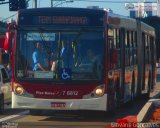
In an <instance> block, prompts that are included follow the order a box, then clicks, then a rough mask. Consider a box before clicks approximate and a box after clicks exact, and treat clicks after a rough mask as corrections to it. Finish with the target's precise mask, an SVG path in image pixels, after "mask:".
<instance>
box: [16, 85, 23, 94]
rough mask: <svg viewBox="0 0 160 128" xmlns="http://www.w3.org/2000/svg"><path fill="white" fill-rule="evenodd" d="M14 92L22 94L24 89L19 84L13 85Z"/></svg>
mask: <svg viewBox="0 0 160 128" xmlns="http://www.w3.org/2000/svg"><path fill="white" fill-rule="evenodd" d="M15 93H16V94H18V95H22V94H23V93H24V89H23V88H22V87H21V86H17V87H15Z"/></svg>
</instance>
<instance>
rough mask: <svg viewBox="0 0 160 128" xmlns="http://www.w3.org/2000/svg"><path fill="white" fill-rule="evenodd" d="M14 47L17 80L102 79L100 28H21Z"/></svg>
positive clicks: (102, 54) (103, 43) (103, 42)
mask: <svg viewBox="0 0 160 128" xmlns="http://www.w3.org/2000/svg"><path fill="white" fill-rule="evenodd" d="M16 47H17V50H16V55H17V56H16V72H15V74H16V77H17V78H18V79H20V78H23V79H26V80H37V79H40V80H51V81H65V80H67V81H76V80H81V81H83V80H84V81H87V80H88V81H91V80H102V79H103V76H104V73H103V72H102V71H103V70H104V61H103V60H104V48H105V41H104V34H103V32H102V31H97V30H87V31H86V30H85V31H82V30H81V31H67V30H63V31H62V30H61V31H57V30H55V31H53V30H52V31H49V30H48V31H46V30H45V31H42V30H34V31H33V30H32V31H31V30H21V31H19V32H18V34H17V45H16ZM39 65H41V67H40V66H39Z"/></svg>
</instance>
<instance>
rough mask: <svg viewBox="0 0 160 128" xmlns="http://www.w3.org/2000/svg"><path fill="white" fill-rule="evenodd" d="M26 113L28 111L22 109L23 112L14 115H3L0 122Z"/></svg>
mask: <svg viewBox="0 0 160 128" xmlns="http://www.w3.org/2000/svg"><path fill="white" fill-rule="evenodd" d="M28 113H29V111H24V112H20V113H18V114H16V115H10V116H7V117H4V118H2V119H0V122H4V121H7V120H10V119H13V118H16V117H19V116H22V115H26V114H28Z"/></svg>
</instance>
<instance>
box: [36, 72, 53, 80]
mask: <svg viewBox="0 0 160 128" xmlns="http://www.w3.org/2000/svg"><path fill="white" fill-rule="evenodd" d="M54 76H55V74H54V73H53V72H50V71H36V72H34V78H53V77H54Z"/></svg>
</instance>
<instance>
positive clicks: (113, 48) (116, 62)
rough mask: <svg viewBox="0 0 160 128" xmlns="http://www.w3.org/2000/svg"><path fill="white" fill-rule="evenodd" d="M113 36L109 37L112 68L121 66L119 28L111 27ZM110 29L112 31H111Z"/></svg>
mask: <svg viewBox="0 0 160 128" xmlns="http://www.w3.org/2000/svg"><path fill="white" fill-rule="evenodd" d="M111 30H112V36H110V37H109V38H108V43H109V60H110V68H111V69H114V68H119V67H120V62H121V61H120V54H121V52H120V42H119V41H120V39H119V38H120V36H119V35H120V33H119V29H111ZM111 30H110V31H111Z"/></svg>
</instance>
